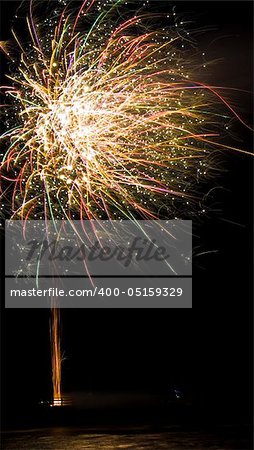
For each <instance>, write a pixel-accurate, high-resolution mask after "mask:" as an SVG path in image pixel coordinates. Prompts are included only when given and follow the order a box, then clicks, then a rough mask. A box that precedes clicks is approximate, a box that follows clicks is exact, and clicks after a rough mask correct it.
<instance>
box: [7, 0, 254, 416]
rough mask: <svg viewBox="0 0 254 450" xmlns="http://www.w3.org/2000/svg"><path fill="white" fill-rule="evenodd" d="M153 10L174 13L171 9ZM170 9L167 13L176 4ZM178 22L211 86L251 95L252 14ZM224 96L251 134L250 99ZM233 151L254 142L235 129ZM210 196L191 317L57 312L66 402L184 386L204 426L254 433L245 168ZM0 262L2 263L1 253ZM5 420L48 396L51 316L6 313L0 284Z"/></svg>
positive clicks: (226, 170)
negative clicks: (189, 25) (244, 424)
mask: <svg viewBox="0 0 254 450" xmlns="http://www.w3.org/2000/svg"><path fill="white" fill-rule="evenodd" d="M157 3H158V8H161V9H162V10H163V9H165V8H166V9H167V10H170V7H169V6H168V5H169V2H160V1H158V2H157ZM17 5H18V2H8V7H6V6H5V5H4V2H2V14H3V17H2V27H3V28H2V37H1V39H3V40H6V39H7V38H8V37H10V31H9V30H10V25H11V18H12V17H13V14H14V12H15V9H16V6H17ZM172 5H173V3H172ZM176 12H177V13H179V14H180V15H181V14H183V16H184V17H185V18H186V17H187V18H189V17H190V18H191V20H195V22H196V24H195V27H196V28H200V29H202V30H206V31H204V32H202V33H201V34H200V35H199V36H198V37H197V39H198V44H199V49H200V51H206V55H207V59H208V60H213V59H218V62H217V63H216V65H214V67H213V68H212V69H211V75H210V72H209V76H210V78H209V80H210V83H214V84H215V85H216V84H217V85H223V86H228V87H236V88H239V89H242V90H247V91H252V85H251V82H252V81H251V80H252V73H251V67H252V61H251V55H252V49H251V42H252V38H251V33H252V2H244V1H243V2H223V1H222V2H219V1H215V2H176ZM228 96H230V98H231V99H232V103H231V104H233V106H237V108H238V109H237V110H238V112H240V113H241V114H242V116H243V118H244V119H245V120H246V121H247V122H248V123H251V95H250V94H247V93H243V92H239V91H234V92H233V91H231V92H229V94H228ZM234 130H235V133H236V135H237V139H238V140H236V145H239V147H241V148H242V149H246V150H251V147H252V135H251V132H250V131H248V130H247V129H246V128H244V126H242V125H241V124H237V123H235V127H234ZM222 160H223V161H222V169H223V170H222V172H221V174H220V175H219V177H218V178H217V179H216V180H213V181H212V182H211V185H209V183H208V185H207V191H208V190H209V188H210V187H211V186H217V189H216V190H215V191H214V193H213V195H211V196H210V197H209V199H210V200H209V205H210V211H209V213H208V214H207V215H206V216H205V217H203V218H202V220H201V219H199V220H198V223H197V224H196V225H195V236H194V242H193V247H194V249H195V252H194V255H195V253H196V254H197V253H200V252H207V251H208V252H209V251H211V250H212V251H214V250H216V252H212V253H208V254H206V255H203V256H199V257H198V256H197V257H196V258H194V261H193V266H194V267H193V309H192V310H170V309H168V310H165V311H164V310H155V309H153V310H143V309H142V310H109V309H108V310H107V309H105V310H98V309H96V310H85V309H84V310H74V309H72V310H63V311H62V328H63V339H62V347H63V350H64V353H65V357H66V360H65V361H64V364H63V390H64V391H75V390H114V389H115V390H118V389H119V390H129V389H135V390H140V391H142V390H147V391H149V392H156V391H162V392H163V391H166V390H167V389H168V388H169V387H170V386H171V385H172V384H176V385H179V386H184V387H185V388H186V389H187V390H188V391H189V392H191V393H192V395H193V396H194V397H195V398H196V399H198V401H199V402H200V403H202V405H203V408H204V409H205V411H206V412H207V413H209V414H210V415H214V416H215V415H216V414H217V413H218V411H219V413H220V415H222V417H224V418H225V420H226V419H228V418H229V417H231V418H232V420H236V421H250V415H249V414H250V405H251V398H252V394H251V385H252V344H251V343H252V295H251V280H252V260H251V256H252V238H251V220H252V204H253V200H252V164H253V162H252V159H251V157H249V156H246V155H241V154H236V153H235V152H234V153H230V152H229V153H228V154H227V155H225V154H224V155H223V157H222ZM2 255H3V252H2ZM2 281H3V282H2V294H3V295H2V296H1V298H2V365H1V367H2V395H3V408H4V411H6V410H8V411H9V412H11V414H13V415H15V414H16V412H17V410H18V409H20V405H22V406H23V405H26V406H25V407H26V408H29V407H30V405H32V404H36V403H37V402H38V401H39V400H40V399H47V398H49V397H50V396H51V390H50V389H51V386H50V343H49V311H48V310H22V309H21V310H5V309H4V301H3V299H4V280H2Z"/></svg>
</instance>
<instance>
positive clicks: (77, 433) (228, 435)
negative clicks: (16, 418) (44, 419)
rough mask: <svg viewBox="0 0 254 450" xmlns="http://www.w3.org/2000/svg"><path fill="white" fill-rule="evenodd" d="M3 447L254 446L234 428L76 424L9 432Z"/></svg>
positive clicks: (156, 449)
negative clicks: (95, 428) (125, 429)
mask: <svg viewBox="0 0 254 450" xmlns="http://www.w3.org/2000/svg"><path fill="white" fill-rule="evenodd" d="M2 443H3V446H2V449H3V450H65V449H66V450H67V449H68V450H86V449H90V450H120V449H125V450H128V449H132V450H143V449H144V450H165V449H167V450H179V449H181V450H188V449H192V450H202V449H206V450H210V449H211V450H233V449H239V450H240V449H241V450H245V449H251V446H250V444H248V442H247V439H244V438H239V436H238V438H236V435H235V433H234V430H233V429H227V430H224V432H223V434H217V435H216V436H215V435H214V434H213V433H211V434H209V433H200V432H193V431H191V432H186V431H185V432H183V431H175V430H174V431H167V432H163V433H152V432H139V433H120V432H119V433H112V434H109V433H105V434H98V433H85V432H84V431H81V430H75V429H73V428H71V429H68V428H51V429H46V430H28V431H17V432H6V433H4V436H3V442H2Z"/></svg>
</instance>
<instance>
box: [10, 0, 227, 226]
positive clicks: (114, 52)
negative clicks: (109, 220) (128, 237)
mask: <svg viewBox="0 0 254 450" xmlns="http://www.w3.org/2000/svg"><path fill="white" fill-rule="evenodd" d="M120 3H122V2H121V0H120V1H115V2H112V1H109V2H106V5H105V10H103V11H100V3H99V2H96V1H94V0H90V1H88V0H86V1H84V2H83V4H82V5H81V8H80V10H79V11H78V13H77V14H75V15H74V14H73V13H72V14H71V13H69V12H68V6H66V7H65V9H63V10H62V13H61V14H60V15H58V16H57V14H56V17H54V18H52V17H51V18H50V19H49V18H47V19H46V20H45V22H44V23H43V25H42V24H41V23H40V22H38V23H35V21H34V20H33V17H32V8H31V10H30V14H29V16H28V18H27V25H28V29H29V33H30V38H31V44H30V46H28V49H27V50H26V49H25V48H23V44H22V43H21V42H20V39H19V37H18V36H17V34H16V33H15V31H13V34H14V37H15V41H16V44H17V46H18V47H19V50H20V57H19V63H18V67H17V70H16V72H15V73H14V74H13V75H11V76H10V77H9V78H11V80H12V87H11V88H9V89H8V88H6V93H7V95H8V96H9V97H11V98H12V100H13V105H14V111H15V113H14V117H15V121H16V124H15V126H14V127H10V125H9V129H8V130H7V131H6V133H5V134H4V135H3V136H2V140H4V139H5V140H8V141H9V149H8V151H7V152H6V153H5V156H4V158H3V161H2V164H1V173H2V180H3V188H2V189H3V191H5V189H6V182H8V187H7V189H11V191H12V205H11V211H12V217H13V218H22V219H26V218H46V217H51V218H67V217H68V218H72V217H73V218H74V217H76V218H77V217H81V218H88V219H91V218H103V217H113V218H132V217H133V216H134V215H137V214H138V215H139V216H141V217H145V218H155V217H157V212H158V210H159V208H160V207H161V206H162V205H163V204H164V203H165V202H168V201H170V200H171V199H174V198H178V199H181V200H182V201H183V202H187V201H188V200H189V197H190V194H191V192H189V186H192V185H193V182H194V181H195V179H196V178H197V174H199V175H202V174H203V173H205V172H206V157H207V154H209V152H212V151H213V149H214V148H216V143H213V142H211V139H212V136H216V135H217V134H218V127H217V125H218V117H216V116H217V114H215V111H216V107H217V106H218V100H219V99H218V95H217V94H216V93H215V92H214V91H213V90H211V89H210V88H208V87H207V86H204V85H202V84H201V83H197V82H193V81H192V80H193V79H196V76H195V69H194V68H195V67H196V68H197V64H195V62H194V61H193V60H192V59H190V57H189V52H188V51H185V50H184V45H185V40H184V39H183V38H182V37H181V36H180V35H179V33H178V32H177V29H176V28H174V27H172V26H171V27H168V28H167V27H165V28H163V29H162V30H161V31H160V32H158V31H153V30H152V29H151V25H149V21H151V16H149V15H147V14H141V15H135V16H133V17H131V18H128V19H127V20H124V19H120V18H119V17H120V15H119V14H118V10H117V7H118V6H119V4H120ZM98 4H99V6H98ZM55 13H57V11H55ZM117 14H118V22H117V21H116V22H115V23H116V24H115V25H114V26H113V25H112V22H113V18H114V17H115V16H116V15H117ZM90 15H91V17H92V18H93V21H92V22H91V24H90V25H89V28H88V25H87V24H88V23H89V21H91V19H90ZM167 20H168V22H169V23H170V21H172V17H168V18H167ZM2 47H3V48H5V46H4V45H2ZM220 120H221V119H220Z"/></svg>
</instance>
